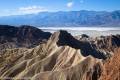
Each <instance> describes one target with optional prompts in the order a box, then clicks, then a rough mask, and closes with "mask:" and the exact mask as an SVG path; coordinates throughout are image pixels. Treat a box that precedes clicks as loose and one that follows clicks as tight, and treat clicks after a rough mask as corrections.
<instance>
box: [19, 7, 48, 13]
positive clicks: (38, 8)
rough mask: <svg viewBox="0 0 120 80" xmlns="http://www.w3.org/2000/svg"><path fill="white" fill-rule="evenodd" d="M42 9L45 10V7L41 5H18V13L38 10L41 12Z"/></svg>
mask: <svg viewBox="0 0 120 80" xmlns="http://www.w3.org/2000/svg"><path fill="white" fill-rule="evenodd" d="M43 11H47V9H45V8H44V7H41V6H35V5H34V6H27V7H20V8H19V9H18V12H19V13H22V14H33V13H39V12H43Z"/></svg>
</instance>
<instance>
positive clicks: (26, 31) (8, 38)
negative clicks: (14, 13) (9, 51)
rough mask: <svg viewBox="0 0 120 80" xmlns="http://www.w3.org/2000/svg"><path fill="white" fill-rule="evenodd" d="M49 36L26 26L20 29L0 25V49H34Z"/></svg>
mask: <svg viewBox="0 0 120 80" xmlns="http://www.w3.org/2000/svg"><path fill="white" fill-rule="evenodd" d="M50 35H51V33H49V32H43V31H42V30H40V29H38V28H36V27H32V26H27V25H23V26H20V27H14V26H8V25H0V49H3V48H4V49H5V48H18V47H28V48H30V47H35V46H37V45H39V44H40V43H41V42H43V41H46V40H47V39H48V38H49V37H50Z"/></svg>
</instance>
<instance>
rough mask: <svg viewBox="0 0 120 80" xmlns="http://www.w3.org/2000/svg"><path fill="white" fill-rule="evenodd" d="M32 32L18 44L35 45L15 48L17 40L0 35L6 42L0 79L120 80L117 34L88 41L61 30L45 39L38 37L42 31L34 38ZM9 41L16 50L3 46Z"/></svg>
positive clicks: (85, 38) (1, 52)
mask: <svg viewBox="0 0 120 80" xmlns="http://www.w3.org/2000/svg"><path fill="white" fill-rule="evenodd" d="M31 28H32V27H31ZM25 29H26V28H23V29H22V30H21V31H20V32H23V31H24V30H25ZM28 29H29V28H28ZM31 30H34V29H31ZM31 30H26V33H24V34H23V36H22V37H24V39H22V40H21V41H20V42H21V43H22V44H25V43H26V42H28V41H30V42H29V43H31V44H32V43H33V42H34V41H36V44H35V45H34V46H31V45H29V46H26V45H20V46H18V45H17V44H16V43H18V42H19V41H18V39H20V38H19V37H17V39H14V38H16V36H14V37H13V36H12V37H9V39H11V40H12V41H8V40H9V39H6V37H5V36H6V35H4V36H3V34H1V32H0V34H1V35H0V36H2V38H0V40H1V41H3V40H2V39H4V40H5V41H7V42H4V43H1V44H0V46H1V45H2V47H3V48H1V47H0V48H1V51H0V79H1V80H120V35H110V36H100V37H96V38H91V37H89V36H87V35H85V34H83V35H81V36H72V35H71V34H70V33H68V32H67V31H63V30H60V31H57V32H55V33H53V34H49V33H47V37H46V35H44V37H43V36H42V35H41V34H42V33H43V34H46V33H44V32H42V33H38V34H37V33H36V34H37V35H41V36H42V38H41V36H39V37H37V38H36V36H34V35H33V34H34V33H35V32H36V31H35V32H33V33H31ZM13 31H14V30H12V31H10V32H13ZM28 32H30V33H28ZM38 32H39V31H38ZM27 33H28V35H27ZM4 34H6V33H4ZM18 34H21V33H18ZM29 34H30V35H29ZM24 35H26V36H24ZM28 36H29V37H28ZM31 38H32V40H30V39H31ZM38 39H45V40H38ZM14 40H15V41H16V42H14ZM24 40H25V41H24ZM26 40H27V41H26ZM11 42H12V43H14V45H16V46H17V47H16V46H14V47H10V48H9V47H4V46H3V45H5V44H6V43H8V44H9V43H11ZM21 43H20V44H21ZM26 44H28V43H26ZM6 46H7V45H6Z"/></svg>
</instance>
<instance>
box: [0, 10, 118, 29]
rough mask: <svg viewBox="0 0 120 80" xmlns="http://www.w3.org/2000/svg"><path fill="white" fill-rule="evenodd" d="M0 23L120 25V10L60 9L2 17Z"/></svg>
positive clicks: (69, 25) (55, 25)
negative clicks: (57, 10)
mask: <svg viewBox="0 0 120 80" xmlns="http://www.w3.org/2000/svg"><path fill="white" fill-rule="evenodd" d="M0 24H10V25H23V24H24V25H34V26H43V27H44V26H50V27H57V26H59V27H60V26H68V27H71V26H76V27H77V26H85V27H89V26H106V27H119V26H120V11H119V10H117V11H113V12H106V11H86V10H81V11H68V12H67V11H66V12H64V11H59V12H40V13H38V14H28V15H17V16H6V17H0Z"/></svg>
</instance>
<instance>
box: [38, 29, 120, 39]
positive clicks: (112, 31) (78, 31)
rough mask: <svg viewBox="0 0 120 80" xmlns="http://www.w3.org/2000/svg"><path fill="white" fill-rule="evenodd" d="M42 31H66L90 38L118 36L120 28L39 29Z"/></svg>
mask: <svg viewBox="0 0 120 80" xmlns="http://www.w3.org/2000/svg"><path fill="white" fill-rule="evenodd" d="M39 28H40V29H42V30H43V31H46V32H51V33H54V32H56V31H58V30H67V31H68V32H69V33H71V34H72V35H74V36H77V35H81V34H87V35H89V36H92V37H96V36H101V35H103V36H107V35H116V34H120V27H115V28H114V27H39Z"/></svg>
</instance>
